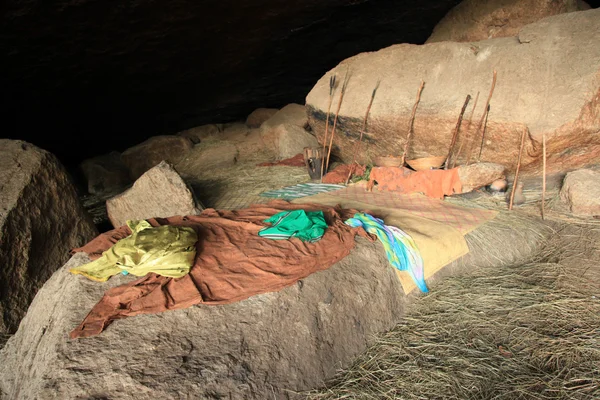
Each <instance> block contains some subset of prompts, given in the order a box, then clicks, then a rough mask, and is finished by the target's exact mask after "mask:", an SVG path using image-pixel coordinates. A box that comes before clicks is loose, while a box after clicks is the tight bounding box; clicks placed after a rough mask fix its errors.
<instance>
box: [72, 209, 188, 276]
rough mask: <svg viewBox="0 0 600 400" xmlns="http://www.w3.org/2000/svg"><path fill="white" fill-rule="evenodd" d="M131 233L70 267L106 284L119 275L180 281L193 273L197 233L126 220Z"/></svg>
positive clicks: (73, 270)
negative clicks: (95, 256) (88, 260)
mask: <svg viewBox="0 0 600 400" xmlns="http://www.w3.org/2000/svg"><path fill="white" fill-rule="evenodd" d="M127 226H129V228H130V229H131V231H132V234H131V235H129V236H127V237H126V238H124V239H121V240H119V241H118V242H117V243H115V244H114V245H113V246H112V247H111V248H110V249H108V250H106V251H105V252H104V253H102V256H101V257H100V258H99V259H97V260H95V261H92V262H91V263H88V264H85V265H82V266H79V267H75V268H71V270H70V271H71V272H72V273H74V274H82V275H84V276H86V277H88V278H90V279H92V280H95V281H99V282H104V281H106V280H108V278H110V277H111V276H113V275H116V274H118V273H124V274H127V273H129V274H132V275H136V276H144V275H146V274H147V273H149V272H154V273H156V274H159V275H163V276H168V277H172V278H180V277H182V276H184V275H186V274H187V273H189V272H190V268H191V267H192V265H193V264H194V259H195V257H196V242H197V241H198V235H197V234H196V231H195V230H194V229H192V228H188V227H180V226H170V225H163V226H159V227H156V228H154V227H152V225H150V224H149V223H148V221H127Z"/></svg>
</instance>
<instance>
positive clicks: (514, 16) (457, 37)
mask: <svg viewBox="0 0 600 400" xmlns="http://www.w3.org/2000/svg"><path fill="white" fill-rule="evenodd" d="M589 8H590V6H589V5H588V4H587V3H585V2H584V1H582V0H553V1H548V0H463V1H462V2H461V3H459V4H458V5H457V6H455V7H454V8H453V9H452V10H450V11H449V12H448V14H446V16H445V17H444V18H442V20H441V21H440V22H439V23H438V24H437V25H436V27H435V28H434V29H433V33H432V34H431V36H430V37H429V39H427V42H426V43H433V42H443V41H449V42H477V41H480V40H485V39H492V38H497V37H507V36H517V35H518V33H519V30H520V29H521V28H522V27H523V26H525V25H527V24H531V23H533V22H536V21H539V20H540V19H542V18H545V17H550V16H553V15H557V14H563V13H568V12H573V11H582V10H588V9H589Z"/></svg>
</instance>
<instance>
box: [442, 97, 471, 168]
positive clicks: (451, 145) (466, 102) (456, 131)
mask: <svg viewBox="0 0 600 400" xmlns="http://www.w3.org/2000/svg"><path fill="white" fill-rule="evenodd" d="M470 100H471V95H470V94H468V95H467V98H466V99H465V102H464V103H463V106H462V109H461V110H460V114H459V115H458V121H456V127H454V132H453V133H452V141H451V142H450V148H449V149H448V155H447V156H446V163H445V165H444V169H448V164H449V163H450V157H451V156H452V150H454V145H455V144H456V139H457V138H458V131H459V130H460V124H461V123H462V120H463V115H465V110H466V109H467V104H469V101H470Z"/></svg>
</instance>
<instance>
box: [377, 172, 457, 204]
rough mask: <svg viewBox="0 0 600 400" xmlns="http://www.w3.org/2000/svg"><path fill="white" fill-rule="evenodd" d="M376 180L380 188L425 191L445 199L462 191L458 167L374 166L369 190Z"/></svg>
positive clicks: (429, 194) (425, 193) (398, 190)
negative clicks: (415, 169) (444, 168)
mask: <svg viewBox="0 0 600 400" xmlns="http://www.w3.org/2000/svg"><path fill="white" fill-rule="evenodd" d="M375 182H377V183H378V185H379V189H381V190H388V191H391V192H398V193H406V194H408V193H423V194H424V195H426V196H428V197H433V198H436V199H443V198H444V196H450V195H453V194H458V193H461V192H462V185H461V183H460V178H459V176H458V168H453V169H449V170H441V169H433V170H425V171H416V172H415V171H411V170H409V169H408V168H399V167H373V169H371V174H370V176H369V184H368V186H367V188H368V190H371V189H372V188H373V185H374V184H375Z"/></svg>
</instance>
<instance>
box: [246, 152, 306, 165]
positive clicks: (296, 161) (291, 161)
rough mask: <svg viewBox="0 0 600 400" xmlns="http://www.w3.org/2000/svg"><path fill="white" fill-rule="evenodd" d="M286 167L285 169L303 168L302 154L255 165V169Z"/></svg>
mask: <svg viewBox="0 0 600 400" xmlns="http://www.w3.org/2000/svg"><path fill="white" fill-rule="evenodd" d="M280 165H283V166H286V167H304V166H305V165H306V164H305V163H304V154H296V155H295V156H294V157H290V158H286V159H285V160H281V161H275V162H264V163H260V164H256V166H257V167H274V166H280Z"/></svg>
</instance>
